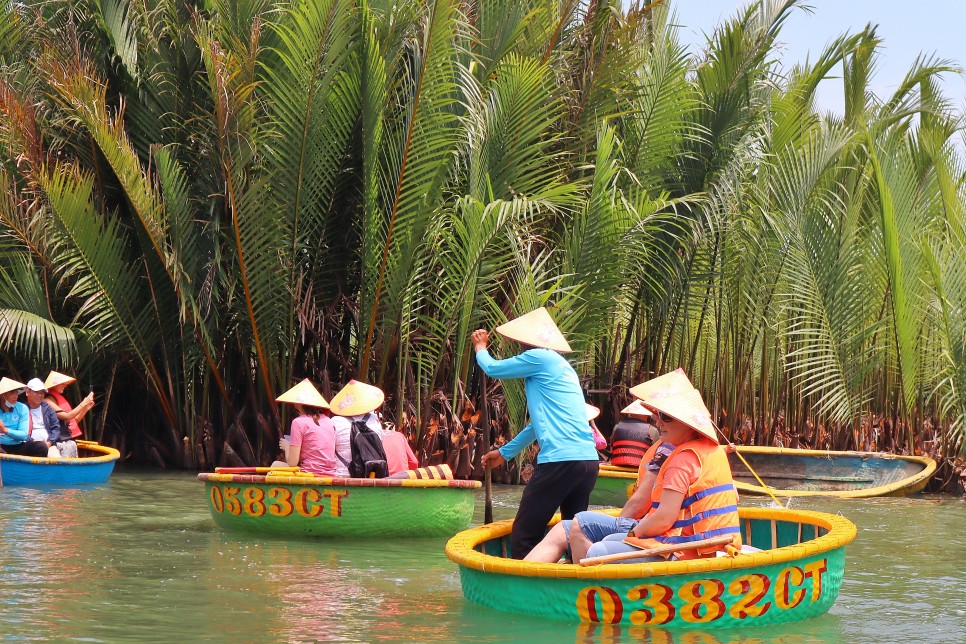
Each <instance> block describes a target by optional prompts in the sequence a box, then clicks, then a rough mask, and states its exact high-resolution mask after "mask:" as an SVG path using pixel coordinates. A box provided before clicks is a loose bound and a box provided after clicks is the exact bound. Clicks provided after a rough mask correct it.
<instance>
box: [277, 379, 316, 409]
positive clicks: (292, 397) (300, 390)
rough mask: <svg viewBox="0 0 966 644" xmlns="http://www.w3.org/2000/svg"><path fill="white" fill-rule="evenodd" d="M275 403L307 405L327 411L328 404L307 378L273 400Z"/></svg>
mask: <svg viewBox="0 0 966 644" xmlns="http://www.w3.org/2000/svg"><path fill="white" fill-rule="evenodd" d="M275 401H276V402H284V403H292V404H295V405H308V406H309V407H318V408H320V409H328V407H329V403H327V402H326V400H325V398H323V397H322V394H320V393H319V390H318V389H316V388H315V386H314V385H313V384H312V383H311V382H310V381H309V379H308V378H306V379H305V380H303V381H302V382H300V383H299V384H297V385H295V386H294V387H292V388H291V389H289V390H288V391H286V392H285V393H284V394H282V395H281V396H279V397H278V398H276V399H275Z"/></svg>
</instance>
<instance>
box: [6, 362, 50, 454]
mask: <svg viewBox="0 0 966 644" xmlns="http://www.w3.org/2000/svg"><path fill="white" fill-rule="evenodd" d="M26 388H27V385H25V384H23V383H22V382H17V381H16V380H13V379H12V378H3V379H0V449H3V451H4V452H6V453H8V454H17V455H20V456H47V443H44V442H41V441H33V440H30V410H29V409H28V408H27V405H25V404H23V403H22V402H17V398H18V397H19V396H20V394H21V393H22V392H23V391H24V390H25V389H26Z"/></svg>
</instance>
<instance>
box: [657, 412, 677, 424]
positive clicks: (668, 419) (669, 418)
mask: <svg viewBox="0 0 966 644" xmlns="http://www.w3.org/2000/svg"><path fill="white" fill-rule="evenodd" d="M654 415H655V416H657V417H658V418H660V419H661V420H662V421H664V422H665V423H670V422H671V421H672V420H674V416H668V415H667V414H665V413H664V412H663V411H657V410H655V411H654Z"/></svg>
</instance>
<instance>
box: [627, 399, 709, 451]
mask: <svg viewBox="0 0 966 644" xmlns="http://www.w3.org/2000/svg"><path fill="white" fill-rule="evenodd" d="M644 404H645V405H647V406H649V407H651V408H653V409H655V410H657V411H660V412H664V413H665V414H667V415H668V416H673V417H674V418H677V419H678V420H680V421H681V422H682V423H684V424H685V425H687V426H689V427H690V428H692V429H694V430H695V431H697V432H698V433H699V434H701V435H702V436H705V437H706V438H710V439H711V440H713V441H714V442H715V443H717V442H718V435H717V432H716V431H715V428H714V423H712V422H711V412H709V411H708V408H707V407H705V405H704V400H702V399H701V392H699V391H698V390H697V389H690V390H688V391H679V392H677V393H675V394H674V395H669V396H662V397H658V398H656V399H655V398H651V399H650V400H645V401H644Z"/></svg>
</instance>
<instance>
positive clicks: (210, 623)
mask: <svg viewBox="0 0 966 644" xmlns="http://www.w3.org/2000/svg"><path fill="white" fill-rule="evenodd" d="M520 490H521V489H520V488H517V487H501V486H496V488H495V490H494V502H495V503H494V515H495V518H496V519H502V518H509V517H512V516H513V514H514V512H515V511H516V505H517V502H518V500H519V496H520ZM742 501H743V502H745V503H749V504H756V505H762V504H765V501H764V500H761V501H756V500H754V499H752V498H750V497H745V498H743V499H742ZM792 507H795V508H800V509H814V510H820V511H825V512H832V513H840V514H842V515H844V516H846V517H847V518H849V519H851V520H852V521H853V522H855V523H856V524H857V525H858V527H859V534H858V537H857V539H856V541H855V542H853V543H852V544H851V545H849V546H848V548H847V560H848V561H847V567H846V572H845V581H844V582H843V585H842V589H841V593H840V594H839V598H838V601H837V602H836V604H835V606H834V607H833V608H832V610H831V611H830V612H829V613H828V614H827V615H824V616H822V617H819V618H816V619H812V620H807V621H804V622H798V623H793V624H786V625H778V626H771V627H768V628H767V629H759V630H751V629H741V630H730V631H708V632H703V631H675V632H669V631H663V630H657V629H644V628H629V627H607V626H594V625H579V624H568V623H562V622H555V621H548V620H543V619H536V618H528V617H525V616H520V615H512V614H507V613H501V612H498V611H494V610H491V609H486V608H481V607H477V606H473V605H472V604H469V603H468V602H466V601H465V600H464V599H463V596H462V593H461V591H460V584H459V573H458V571H457V567H456V566H455V565H454V564H452V563H450V561H449V560H448V559H447V558H446V556H445V555H444V554H443V546H444V544H445V542H446V540H445V539H416V540H393V539H383V538H380V537H379V536H378V535H373V538H372V539H355V540H339V541H285V540H280V539H259V538H254V537H250V536H244V535H237V534H234V533H228V532H223V531H221V530H219V529H218V528H216V527H215V525H214V523H213V522H212V520H211V518H210V516H209V513H208V508H207V505H206V500H205V492H204V484H203V483H202V482H200V481H198V480H197V479H196V478H195V477H194V476H192V475H189V474H167V473H159V472H153V471H149V472H140V471H139V472H129V471H121V472H117V473H116V474H115V475H114V476H113V477H112V479H111V481H110V482H109V483H108V484H106V485H101V486H90V487H87V488H74V489H66V490H65V489H29V488H11V487H7V488H3V489H0V535H2V537H3V544H4V545H3V547H2V548H0V571H2V572H0V598H2V599H0V602H2V609H0V637H3V638H6V639H10V640H26V641H64V640H70V639H73V640H85V641H89V642H119V641H154V642H162V641H163V642H174V641H179V640H180V641H189V642H190V641H226V640H233V641H237V642H256V641H257V642H266V641H279V642H296V641H297V642H309V641H328V642H579V643H583V642H602V643H604V642H606V643H612V642H613V643H617V642H652V643H662V644H664V643H667V644H732V643H735V644H739V643H741V644H766V643H769V644H770V643H779V642H780V643H784V644H813V643H838V642H843V643H844V642H851V643H856V644H865V643H869V644H873V643H878V642H908V643H913V644H917V643H922V644H926V643H930V644H931V643H933V642H944V643H949V644H956V643H963V642H966V563H963V562H966V538H964V536H963V531H964V530H966V501H964V500H963V499H960V498H955V497H942V498H940V497H922V496H917V497H912V498H908V499H901V498H896V499H893V498H882V499H867V500H853V501H848V500H834V499H827V500H811V501H807V500H804V499H795V500H793V501H792ZM482 518H483V493H482V491H481V492H480V493H479V494H478V496H477V512H476V516H475V517H474V524H478V523H481V522H482ZM521 600H522V601H525V598H521Z"/></svg>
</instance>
